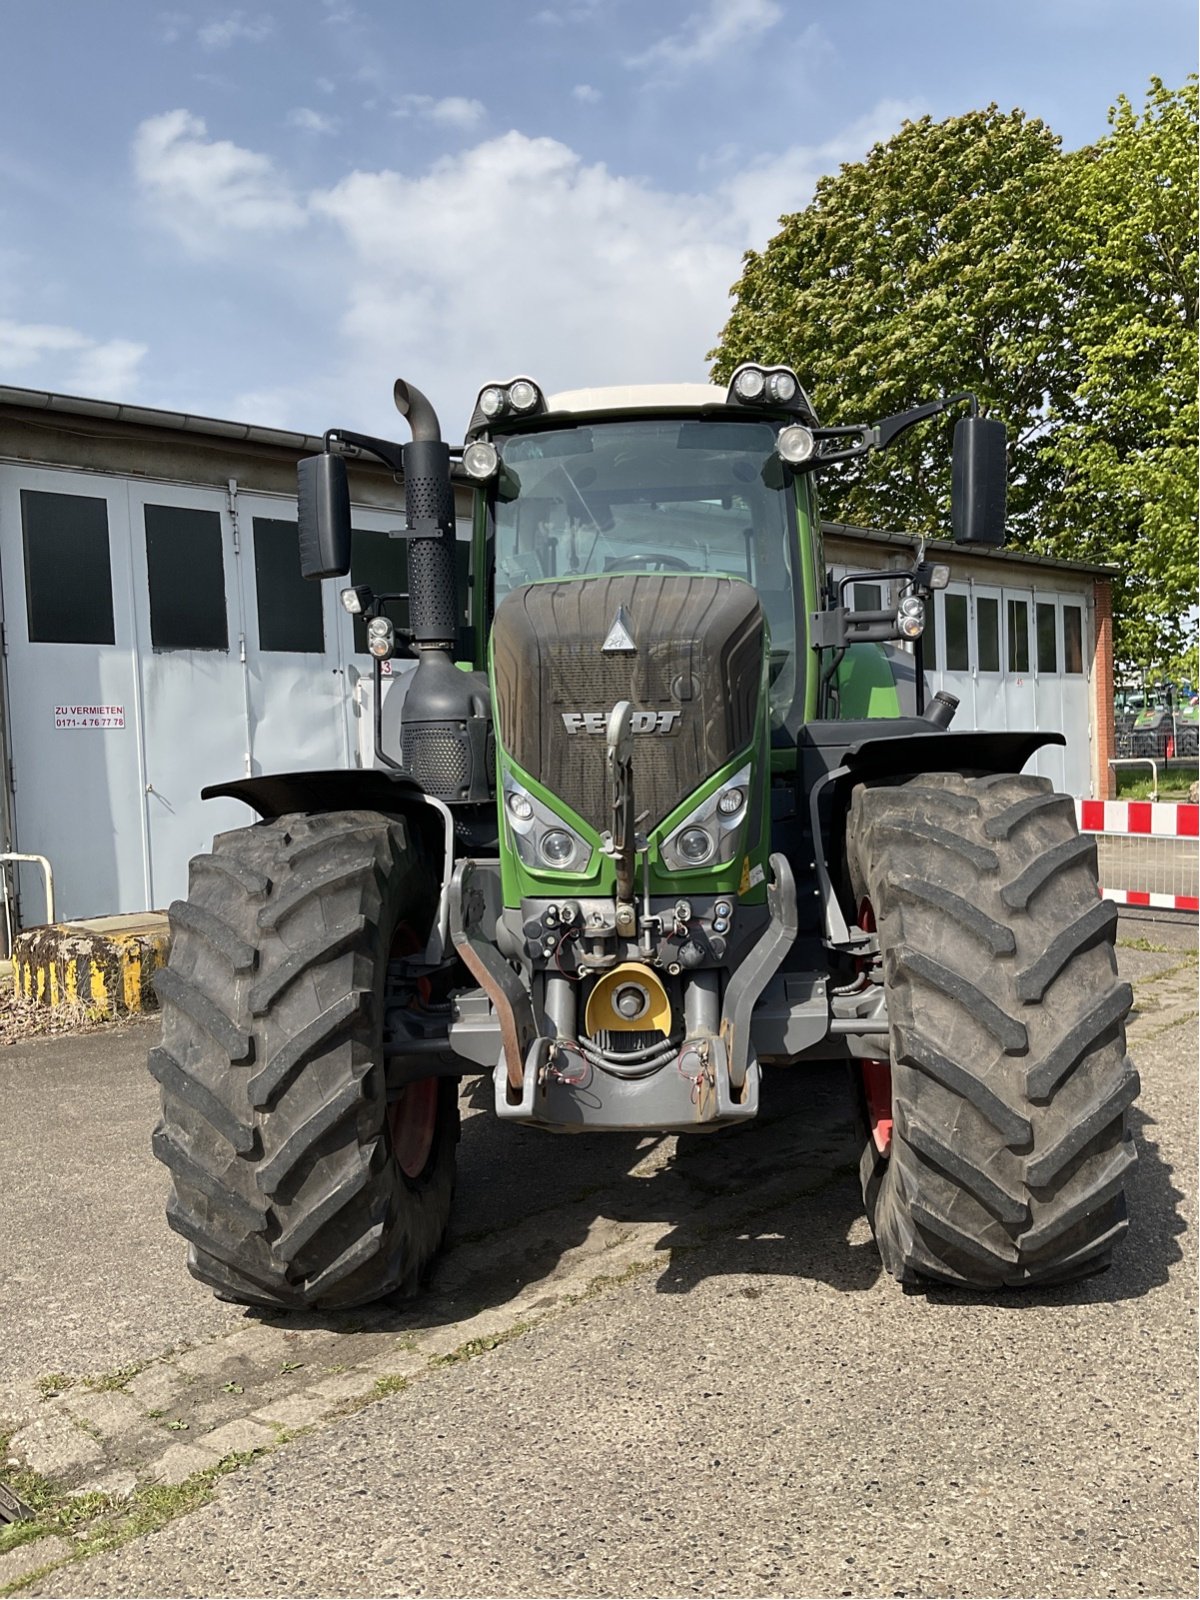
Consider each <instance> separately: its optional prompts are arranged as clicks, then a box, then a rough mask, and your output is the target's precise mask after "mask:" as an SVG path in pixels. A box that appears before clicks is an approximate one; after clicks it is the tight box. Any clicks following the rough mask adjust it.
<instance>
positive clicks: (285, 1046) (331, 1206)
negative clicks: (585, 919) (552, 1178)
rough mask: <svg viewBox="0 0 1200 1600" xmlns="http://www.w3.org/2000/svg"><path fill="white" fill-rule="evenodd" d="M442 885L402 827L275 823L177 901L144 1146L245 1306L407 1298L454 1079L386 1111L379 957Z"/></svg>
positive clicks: (161, 987) (416, 925)
mask: <svg viewBox="0 0 1200 1600" xmlns="http://www.w3.org/2000/svg"><path fill="white" fill-rule="evenodd" d="M436 897H437V890H436V888H435V887H434V886H433V884H432V883H431V881H430V878H429V876H428V874H427V872H426V870H425V869H424V867H423V866H422V865H421V863H420V862H419V860H418V858H417V855H416V852H415V850H414V848H413V845H412V842H411V839H410V836H409V834H408V832H407V830H406V827H405V824H404V823H403V822H402V821H397V820H390V819H388V818H387V817H383V816H380V815H379V814H378V813H375V812H370V811H347V812H340V813H333V814H328V815H325V814H321V815H312V816H287V817H281V818H279V819H278V820H276V821H272V822H263V823H258V824H257V825H256V826H254V827H250V828H242V829H239V830H238V831H237V832H235V833H226V834H222V835H221V836H220V837H219V838H217V839H216V840H215V841H214V843H213V848H212V853H211V854H210V855H203V856H197V857H196V858H195V860H194V861H193V862H192V865H191V884H190V893H189V896H188V899H187V900H185V901H176V903H175V904H174V905H173V906H172V907H171V908H170V919H171V936H172V937H171V958H170V963H169V965H168V966H167V968H166V969H165V971H163V972H162V973H160V974H159V975H158V979H157V989H158V994H159V998H160V1000H161V1002H162V1012H163V1016H162V1042H161V1044H160V1045H159V1046H158V1047H157V1048H156V1049H154V1050H152V1051H151V1053H150V1071H151V1072H152V1073H153V1075H154V1077H155V1078H156V1079H157V1080H158V1082H159V1084H160V1085H161V1086H162V1120H161V1121H160V1123H159V1125H158V1127H157V1128H156V1129H155V1132H154V1138H153V1148H154V1153H155V1155H156V1156H157V1157H158V1158H159V1160H160V1161H162V1162H164V1163H165V1164H166V1166H167V1167H168V1168H169V1169H170V1172H171V1178H172V1192H171V1195H170V1199H169V1201H168V1204H167V1221H168V1222H169V1223H170V1225H171V1227H172V1228H174V1229H175V1231H176V1232H177V1233H180V1234H182V1235H183V1237H184V1238H185V1239H187V1241H188V1243H189V1245H190V1250H189V1255H188V1265H189V1267H190V1269H191V1271H192V1274H193V1275H194V1276H195V1277H197V1278H199V1279H200V1280H201V1281H202V1282H204V1283H207V1284H210V1285H211V1286H212V1288H213V1289H215V1290H216V1292H217V1294H218V1295H219V1296H220V1297H221V1298H224V1299H229V1300H235V1301H239V1302H242V1303H244V1304H247V1305H258V1306H291V1307H302V1306H307V1307H319V1308H323V1309H331V1308H336V1307H346V1306H356V1305H362V1304H365V1303H366V1302H368V1301H371V1300H376V1299H379V1298H380V1297H381V1296H383V1295H387V1294H391V1293H393V1292H396V1291H399V1292H402V1293H410V1292H412V1291H413V1290H414V1289H415V1288H416V1287H417V1285H418V1282H419V1280H420V1278H421V1276H422V1274H423V1272H424V1271H425V1269H426V1267H427V1266H428V1264H429V1262H430V1260H431V1259H432V1257H433V1255H434V1252H435V1251H436V1250H437V1247H438V1245H439V1243H440V1242H441V1239H442V1235H443V1233H444V1231H445V1228H446V1223H447V1219H448V1217H449V1212H450V1201H451V1195H452V1191H453V1187H454V1163H455V1146H456V1142H457V1139H458V1101H457V1094H456V1085H455V1083H454V1082H453V1080H442V1081H439V1080H437V1079H425V1080H423V1081H421V1082H419V1083H414V1084H411V1085H409V1086H408V1087H407V1088H406V1089H404V1090H403V1091H402V1092H401V1094H400V1096H399V1097H398V1098H394V1099H393V1100H392V1103H391V1104H390V1105H389V1102H388V1095H387V1089H386V1084H385V1080H384V1060H383V1049H382V1035H383V1024H384V998H385V988H386V985H387V981H388V965H389V961H394V960H395V959H396V957H398V956H400V955H403V954H405V953H407V952H409V951H411V950H412V949H413V948H418V947H419V946H420V945H421V943H423V940H424V935H425V933H426V930H427V929H428V927H429V925H430V923H431V921H432V917H433V914H434V908H435V906H436Z"/></svg>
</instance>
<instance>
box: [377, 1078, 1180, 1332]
mask: <svg viewBox="0 0 1200 1600" xmlns="http://www.w3.org/2000/svg"><path fill="white" fill-rule="evenodd" d="M491 1094H492V1089H491V1083H490V1080H488V1079H481V1080H478V1081H477V1082H476V1083H474V1084H472V1085H471V1086H470V1087H469V1088H468V1089H467V1090H466V1092H465V1094H464V1111H465V1113H466V1115H465V1116H464V1123H463V1139H462V1144H461V1145H460V1149H459V1192H458V1196H457V1199H456V1204H455V1215H454V1219H453V1221H452V1223H451V1229H450V1235H449V1238H448V1242H447V1248H446V1250H445V1252H444V1254H443V1257H442V1258H441V1261H440V1263H439V1265H438V1267H437V1268H435V1271H434V1274H433V1277H432V1281H431V1284H430V1288H429V1295H430V1299H429V1301H428V1303H427V1304H426V1303H425V1302H422V1301H417V1302H416V1303H413V1302H411V1301H410V1302H407V1303H406V1304H404V1305H403V1306H401V1305H399V1304H398V1305H397V1307H396V1309H397V1311H399V1312H401V1314H402V1315H403V1317H404V1321H405V1323H406V1325H407V1326H409V1327H412V1326H414V1325H416V1326H433V1325H437V1324H438V1323H440V1322H441V1321H442V1320H444V1317H445V1315H446V1313H447V1312H450V1313H451V1314H452V1315H455V1316H462V1315H464V1314H465V1313H466V1312H467V1305H468V1304H469V1308H470V1310H471V1311H480V1310H484V1309H487V1308H491V1307H494V1306H497V1305H502V1304H504V1303H505V1302H506V1301H507V1300H509V1299H511V1298H512V1297H513V1296H514V1295H515V1294H516V1293H518V1292H519V1291H521V1290H523V1289H525V1288H526V1287H527V1286H528V1285H529V1284H531V1283H536V1282H540V1281H543V1280H545V1282H546V1288H547V1295H548V1297H552V1296H553V1293H554V1288H555V1284H554V1274H555V1269H556V1268H557V1266H558V1264H559V1263H560V1262H561V1261H562V1259H563V1258H564V1257H565V1256H566V1255H567V1253H568V1252H571V1251H573V1250H577V1249H579V1248H580V1247H581V1246H583V1245H584V1243H585V1241H586V1240H587V1239H588V1238H589V1235H592V1234H593V1233H594V1231H595V1229H596V1227H597V1224H601V1225H603V1224H605V1223H607V1224H614V1225H616V1226H617V1227H618V1228H619V1226H620V1225H621V1224H626V1225H636V1224H641V1225H644V1224H646V1223H661V1224H662V1225H663V1231H662V1234H661V1235H660V1236H659V1237H658V1238H657V1240H656V1241H655V1242H654V1244H653V1246H652V1248H653V1251H654V1253H655V1257H656V1266H655V1269H654V1270H655V1272H656V1277H655V1288H656V1290H657V1292H659V1293H661V1294H687V1293H689V1292H690V1291H691V1290H692V1289H694V1288H695V1287H697V1286H698V1285H699V1284H701V1283H703V1282H705V1281H707V1280H709V1279H711V1278H714V1277H719V1276H722V1275H728V1276H735V1277H747V1276H754V1275H756V1274H770V1275H773V1276H776V1277H783V1278H795V1279H800V1280H809V1281H814V1282H821V1283H826V1284H829V1285H830V1286H831V1287H833V1288H835V1289H838V1290H840V1291H843V1292H845V1291H855V1292H861V1291H864V1290H869V1289H871V1288H872V1287H873V1286H874V1285H875V1284H876V1283H877V1282H878V1281H879V1280H880V1278H881V1276H882V1267H881V1265H880V1262H879V1257H878V1254H877V1252H876V1249H875V1244H874V1241H873V1240H872V1238H871V1236H870V1232H869V1229H868V1228H867V1225H866V1222H865V1218H864V1216H863V1205H862V1195H861V1190H860V1187H859V1181H858V1174H857V1155H858V1149H859V1145H858V1136H857V1133H856V1129H855V1123H854V1113H853V1106H852V1102H851V1096H850V1093H849V1088H848V1084H847V1079H846V1069H845V1066H844V1065H843V1064H841V1063H828V1064H822V1065H816V1066H812V1067H809V1068H805V1069H803V1070H800V1071H790V1072H789V1071H783V1070H780V1071H777V1072H775V1073H771V1074H768V1075H767V1077H766V1080H765V1082H764V1085H763V1110H762V1113H761V1115H760V1117H759V1119H758V1120H757V1121H756V1122H755V1123H752V1124H750V1125H748V1126H747V1127H744V1128H738V1129H733V1130H726V1131H722V1132H717V1133H711V1134H701V1135H692V1136H687V1135H684V1136H680V1137H677V1138H671V1137H669V1136H662V1135H657V1136H645V1135H637V1134H630V1135H621V1134H548V1133H545V1132H540V1131H538V1130H536V1129H528V1128H519V1127H512V1126H511V1125H507V1124H504V1123H500V1122H498V1121H497V1120H496V1119H495V1117H494V1116H493V1115H492V1114H491ZM472 1112H475V1113H476V1114H472ZM1131 1122H1132V1127H1133V1132H1134V1136H1135V1139H1136V1143H1137V1148H1138V1154H1139V1161H1138V1164H1137V1166H1136V1167H1135V1168H1134V1170H1133V1173H1132V1174H1131V1178H1130V1182H1129V1207H1130V1216H1131V1224H1130V1230H1129V1233H1128V1234H1127V1236H1126V1237H1125V1239H1124V1240H1123V1241H1122V1242H1121V1244H1120V1245H1119V1246H1118V1249H1117V1253H1116V1261H1115V1264H1114V1266H1113V1267H1112V1268H1111V1269H1110V1270H1109V1271H1107V1272H1105V1273H1101V1274H1098V1275H1096V1276H1094V1277H1092V1278H1088V1279H1084V1280H1081V1281H1080V1282H1077V1283H1073V1284H1064V1285H1057V1286H1051V1287H1047V1288H1042V1289H1038V1290H1029V1291H1023V1290H1017V1291H1010V1292H1006V1293H1002V1294H1000V1295H994V1294H986V1295H985V1294H979V1293H978V1292H976V1291H971V1290H960V1289H954V1288H950V1287H943V1286H940V1285H928V1286H921V1287H919V1288H915V1289H908V1290H906V1291H905V1292H907V1293H910V1294H918V1295H924V1296H925V1297H927V1298H928V1299H929V1300H931V1301H933V1302H935V1303H944V1304H947V1305H955V1304H957V1305H970V1304H985V1303H986V1304H988V1305H992V1306H995V1307H997V1309H1004V1310H1018V1309H1021V1308H1024V1307H1027V1306H1033V1305H1086V1304H1091V1303H1104V1302H1116V1301H1121V1300H1128V1299H1137V1298H1140V1297H1141V1296H1142V1295H1145V1294H1147V1293H1148V1292H1149V1291H1150V1290H1151V1289H1154V1288H1156V1287H1158V1286H1160V1285H1162V1284H1164V1283H1166V1282H1167V1280H1168V1278H1169V1276H1170V1270H1171V1267H1172V1266H1173V1265H1174V1263H1176V1262H1177V1261H1179V1260H1180V1259H1181V1258H1182V1249H1181V1245H1180V1242H1179V1241H1180V1235H1181V1234H1182V1233H1183V1232H1184V1231H1185V1230H1186V1227H1187V1224H1186V1222H1185V1221H1184V1220H1183V1218H1182V1217H1181V1216H1180V1213H1179V1202H1180V1201H1181V1199H1182V1198H1183V1195H1182V1192H1181V1191H1180V1189H1179V1188H1178V1187H1176V1185H1175V1184H1174V1182H1173V1181H1172V1169H1171V1167H1170V1166H1169V1165H1168V1164H1167V1163H1166V1161H1165V1160H1164V1159H1163V1158H1162V1156H1161V1154H1160V1149H1159V1145H1158V1143H1157V1141H1156V1140H1155V1139H1154V1137H1153V1132H1154V1129H1155V1127H1156V1124H1155V1121H1154V1119H1153V1118H1152V1117H1150V1116H1149V1115H1148V1114H1147V1113H1146V1112H1144V1111H1142V1110H1141V1109H1140V1108H1137V1107H1135V1108H1134V1110H1133V1112H1132V1115H1131ZM468 1257H469V1261H470V1268H471V1270H470V1273H469V1276H468V1275H466V1274H464V1272H463V1270H462V1269H463V1268H465V1267H467V1265H468V1260H467V1259H466V1258H468ZM659 1261H661V1265H659V1264H658V1262H659ZM594 1267H595V1276H596V1277H598V1278H599V1277H603V1276H604V1275H605V1270H606V1269H605V1260H604V1251H603V1249H597V1250H596V1252H595V1257H594ZM746 1292H750V1291H746ZM897 1292H899V1291H898V1290H897Z"/></svg>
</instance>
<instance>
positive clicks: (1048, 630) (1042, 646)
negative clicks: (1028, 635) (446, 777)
mask: <svg viewBox="0 0 1200 1600" xmlns="http://www.w3.org/2000/svg"><path fill="white" fill-rule="evenodd" d="M1037 669H1038V671H1039V672H1057V671H1058V622H1057V619H1056V617H1055V608H1054V602H1053V600H1051V601H1049V602H1047V601H1044V600H1039V601H1038V603H1037Z"/></svg>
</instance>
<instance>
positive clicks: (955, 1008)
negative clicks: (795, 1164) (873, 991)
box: [847, 774, 1139, 1289]
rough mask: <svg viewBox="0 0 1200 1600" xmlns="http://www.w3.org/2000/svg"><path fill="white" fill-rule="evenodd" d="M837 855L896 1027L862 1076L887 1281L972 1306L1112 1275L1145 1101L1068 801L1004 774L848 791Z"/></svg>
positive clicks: (1090, 854) (1109, 945)
mask: <svg viewBox="0 0 1200 1600" xmlns="http://www.w3.org/2000/svg"><path fill="white" fill-rule="evenodd" d="M847 856H848V865H849V871H850V880H851V884H852V887H853V890H854V894H855V897H856V903H857V905H858V908H859V921H860V924H861V926H863V927H864V928H874V929H876V930H877V932H878V936H879V947H880V954H881V958H882V977H883V984H884V989H885V994H886V998H887V1008H888V1022H889V1044H890V1060H889V1061H877V1062H863V1063H861V1088H862V1104H863V1108H864V1110H865V1112H866V1122H867V1130H866V1138H865V1141H864V1150H863V1160H862V1177H863V1193H864V1196H865V1199H866V1203H867V1210H868V1214H869V1216H870V1219H871V1224H872V1227H873V1229H874V1232H875V1238H876V1241H877V1243H878V1246H879V1252H880V1255H881V1256H882V1258H883V1264H884V1266H885V1267H886V1268H887V1270H888V1271H889V1272H890V1273H892V1274H893V1275H894V1276H895V1277H896V1278H898V1279H900V1280H901V1281H902V1282H919V1281H920V1280H922V1279H934V1280H938V1281H941V1282H948V1283H954V1284H966V1285H971V1286H973V1287H976V1288H981V1289H996V1288H1001V1287H1003V1286H1005V1285H1013V1286H1018V1285H1023V1284H1046V1283H1054V1282H1061V1281H1064V1280H1066V1279H1070V1278H1076V1277H1082V1276H1084V1275H1086V1274H1089V1273H1093V1272H1096V1271H1098V1270H1100V1269H1101V1268H1103V1267H1105V1266H1107V1265H1108V1263H1109V1259H1110V1256H1111V1254H1112V1249H1113V1245H1114V1243H1115V1242H1116V1241H1117V1239H1119V1238H1120V1236H1121V1235H1122V1233H1124V1231H1125V1228H1126V1212H1125V1198H1124V1184H1125V1177H1126V1174H1127V1173H1128V1171H1129V1168H1130V1167H1131V1166H1132V1164H1133V1162H1134V1160H1135V1153H1134V1148H1133V1143H1132V1140H1131V1138H1130V1136H1129V1134H1128V1131H1127V1127H1126V1111H1127V1108H1128V1107H1129V1105H1130V1103H1131V1102H1132V1101H1133V1099H1134V1097H1135V1095H1136V1094H1137V1092H1138V1088H1139V1084H1138V1076H1137V1073H1136V1072H1135V1071H1134V1068H1133V1064H1132V1062H1131V1061H1130V1060H1129V1058H1128V1056H1127V1055H1126V1053H1125V1029H1124V1018H1125V1015H1126V1013H1127V1011H1128V1010H1129V1006H1130V1003H1131V1001H1132V992H1131V990H1130V988H1129V985H1128V984H1125V983H1121V982H1119V981H1118V979H1117V971H1116V961H1115V959H1114V954H1113V930H1114V926H1115V922H1116V908H1115V907H1114V906H1113V905H1112V904H1111V903H1109V902H1106V901H1103V900H1101V899H1099V898H1098V891H1097V884H1096V857H1095V845H1094V843H1093V842H1092V841H1091V840H1089V839H1083V838H1080V836H1079V834H1078V832H1077V829H1076V826H1075V814H1074V802H1073V801H1072V800H1071V799H1070V798H1069V797H1067V796H1065V795H1059V794H1054V793H1053V792H1052V791H1051V788H1050V785H1049V783H1048V782H1047V781H1046V780H1045V779H1043V778H1034V777H1013V776H1008V775H1001V776H989V777H977V778H964V777H960V776H958V775H957V774H927V775H924V776H921V777H917V778H912V779H910V780H908V781H907V782H903V783H897V784H894V785H878V786H866V787H861V788H859V789H858V790H856V792H855V794H854V798H853V802H852V805H851V809H850V815H849V818H848V821H847Z"/></svg>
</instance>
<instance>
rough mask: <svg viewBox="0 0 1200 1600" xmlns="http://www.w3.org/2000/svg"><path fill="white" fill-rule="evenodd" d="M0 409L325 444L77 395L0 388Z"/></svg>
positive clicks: (307, 447) (286, 444) (314, 446)
mask: <svg viewBox="0 0 1200 1600" xmlns="http://www.w3.org/2000/svg"><path fill="white" fill-rule="evenodd" d="M0 405H6V406H20V407H22V408H23V409H25V410H28V411H52V412H55V413H57V414H58V415H60V416H71V417H93V418H95V419H97V420H98V421H102V422H128V423H132V424H134V425H135V426H138V427H143V428H166V429H174V430H176V431H178V432H182V433H201V434H206V435H208V436H209V437H210V438H215V439H228V440H230V441H231V442H234V443H244V444H266V445H276V446H278V447H280V448H282V449H285V450H297V451H300V450H303V451H307V452H310V453H311V452H313V451H319V450H323V449H324V448H325V441H324V440H323V439H322V437H321V436H320V435H319V434H312V433H292V432H290V431H289V430H288V429H286V428H263V427H260V426H259V425H258V424H257V423H254V422H226V421H223V420H222V419H221V418H219V417H200V416H196V415H194V414H193V413H191V412H186V411H160V410H158V409H156V408H155V407H153V406H134V405H129V404H127V403H126V402H125V401H122V400H88V399H85V398H83V397H82V396H80V395H71V394H52V393H50V392H49V391H48V390H45V389H14V388H10V387H9V386H8V385H6V384H0Z"/></svg>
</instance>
